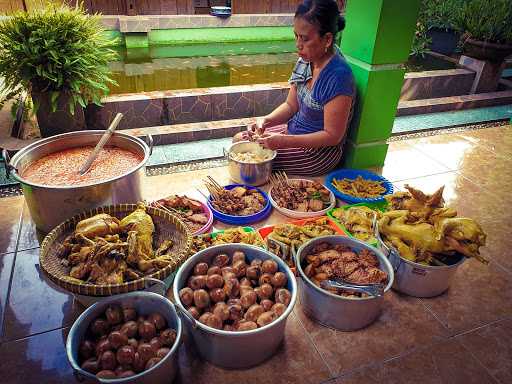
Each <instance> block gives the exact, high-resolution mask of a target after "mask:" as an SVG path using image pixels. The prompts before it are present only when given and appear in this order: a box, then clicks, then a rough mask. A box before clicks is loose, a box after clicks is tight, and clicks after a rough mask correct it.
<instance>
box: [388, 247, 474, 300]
mask: <svg viewBox="0 0 512 384" xmlns="http://www.w3.org/2000/svg"><path fill="white" fill-rule="evenodd" d="M388 257H389V261H390V262H391V265H392V266H393V269H394V271H395V282H394V283H393V289H394V290H396V291H398V292H402V293H405V294H406V295H409V296H414V297H434V296H438V295H440V294H441V293H443V292H444V291H446V290H447V289H448V288H450V283H451V281H452V278H453V276H454V275H455V272H457V268H459V267H460V266H461V265H462V264H463V263H464V261H465V260H466V258H465V257H464V255H462V254H457V257H455V258H454V259H453V264H449V265H423V264H419V263H415V262H413V261H410V260H406V259H404V258H402V257H400V255H399V254H398V252H396V250H393V251H392V252H390V253H389V255H388Z"/></svg>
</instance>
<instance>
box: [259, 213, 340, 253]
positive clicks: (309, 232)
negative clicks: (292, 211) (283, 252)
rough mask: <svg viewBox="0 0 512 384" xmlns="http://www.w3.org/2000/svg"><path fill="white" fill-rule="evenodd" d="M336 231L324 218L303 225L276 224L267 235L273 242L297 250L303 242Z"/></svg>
mask: <svg viewBox="0 0 512 384" xmlns="http://www.w3.org/2000/svg"><path fill="white" fill-rule="evenodd" d="M335 233H336V231H335V230H334V228H332V227H331V226H330V225H329V222H328V219H327V218H326V217H321V218H318V219H312V220H307V221H306V222H305V223H304V224H303V225H296V224H291V223H286V224H278V225H276V226H275V227H274V229H273V230H272V232H271V233H270V234H269V235H268V237H269V238H271V239H273V240H277V241H280V242H282V243H284V244H287V245H290V246H293V247H295V248H299V247H300V246H301V245H302V244H304V243H305V242H307V241H309V240H311V239H314V238H315V237H319V236H327V235H334V234H335Z"/></svg>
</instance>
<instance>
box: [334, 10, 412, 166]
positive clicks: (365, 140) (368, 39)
mask: <svg viewBox="0 0 512 384" xmlns="http://www.w3.org/2000/svg"><path fill="white" fill-rule="evenodd" d="M419 3H420V0H348V2H347V7H346V12H345V18H346V20H347V27H346V29H345V31H344V32H343V37H342V40H341V50H342V52H343V55H344V56H345V58H346V59H347V62H348V63H349V64H350V66H351V67H352V71H353V73H354V77H355V81H356V87H357V104H356V110H355V115H354V118H353V120H352V124H351V126H350V129H349V135H348V138H347V143H346V145H345V149H344V150H345V154H344V166H346V167H350V168H366V167H373V166H380V165H383V164H384V160H385V158H386V153H387V149H388V145H387V144H386V140H387V139H388V138H389V136H390V135H391V130H392V128H393V121H394V119H395V114H396V109H397V106H398V99H399V98H400V90H401V89H402V84H403V81H404V74H405V69H404V68H403V65H402V64H403V63H405V62H406V61H407V58H408V57H409V50H410V47H411V43H412V38H413V35H414V31H415V27H416V19H417V15H418V9H419Z"/></svg>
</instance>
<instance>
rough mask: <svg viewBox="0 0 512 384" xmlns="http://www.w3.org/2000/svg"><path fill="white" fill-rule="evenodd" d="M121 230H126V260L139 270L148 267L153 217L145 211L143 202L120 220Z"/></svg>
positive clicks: (149, 263) (149, 264)
mask: <svg viewBox="0 0 512 384" xmlns="http://www.w3.org/2000/svg"><path fill="white" fill-rule="evenodd" d="M120 229H121V231H125V232H128V239H127V242H128V256H127V257H126V262H127V263H128V264H130V265H134V266H138V268H139V269H140V270H141V271H143V272H144V271H146V270H148V269H150V268H151V267H152V266H153V265H152V263H151V261H150V260H151V259H153V257H154V254H153V232H154V231H155V225H154V224H153V219H151V216H149V215H148V214H147V213H146V207H145V206H144V204H138V205H137V209H136V210H135V211H133V212H132V213H130V214H129V215H128V216H126V217H125V218H124V219H122V220H121V222H120Z"/></svg>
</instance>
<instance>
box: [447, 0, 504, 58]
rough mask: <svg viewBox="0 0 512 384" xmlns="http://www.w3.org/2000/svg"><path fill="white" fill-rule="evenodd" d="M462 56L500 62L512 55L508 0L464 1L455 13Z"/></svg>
mask: <svg viewBox="0 0 512 384" xmlns="http://www.w3.org/2000/svg"><path fill="white" fill-rule="evenodd" d="M457 25H458V27H459V29H460V30H461V31H462V32H464V47H463V52H464V54H465V55H466V56H470V57H474V58H476V59H480V60H489V61H492V62H497V63H500V62H502V61H503V60H504V59H505V57H507V56H508V55H510V54H512V4H511V2H510V0H467V1H466V2H465V3H464V4H463V5H462V7H461V8H460V11H459V12H458V17H457Z"/></svg>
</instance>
